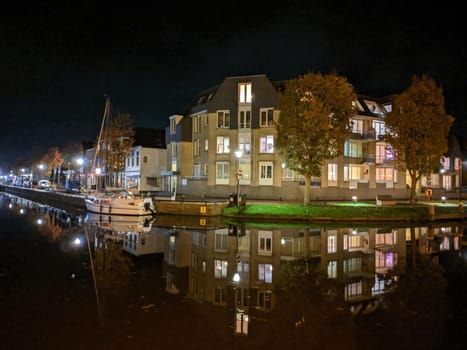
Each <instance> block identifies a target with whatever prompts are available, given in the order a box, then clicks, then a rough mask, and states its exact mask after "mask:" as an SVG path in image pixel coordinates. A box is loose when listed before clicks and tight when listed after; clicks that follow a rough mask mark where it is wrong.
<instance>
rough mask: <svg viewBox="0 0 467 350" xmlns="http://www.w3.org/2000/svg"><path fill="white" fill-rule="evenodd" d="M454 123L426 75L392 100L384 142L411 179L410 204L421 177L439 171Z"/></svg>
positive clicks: (414, 80)
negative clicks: (394, 152)
mask: <svg viewBox="0 0 467 350" xmlns="http://www.w3.org/2000/svg"><path fill="white" fill-rule="evenodd" d="M453 121H454V119H453V118H452V117H451V116H449V115H447V114H446V111H445V108H444V96H443V90H442V88H441V87H438V86H437V85H436V83H435V81H434V80H433V79H431V78H429V77H428V76H426V75H422V76H421V77H416V76H415V77H413V78H412V83H411V85H410V86H409V88H408V89H407V90H406V91H404V92H403V93H402V94H401V95H399V96H397V97H396V98H395V100H394V104H393V108H392V112H391V113H389V114H388V115H387V116H386V128H387V129H388V131H389V133H387V134H386V140H387V142H388V143H389V144H391V145H392V147H393V148H394V150H395V151H396V153H397V157H396V158H397V162H399V163H400V164H401V165H403V166H405V168H406V169H407V171H408V173H409V175H410V177H411V192H410V200H411V203H414V202H415V198H416V197H415V196H416V193H415V189H416V185H417V183H418V181H419V180H420V178H421V177H422V175H430V174H431V173H432V172H433V170H436V169H439V161H440V159H441V157H442V156H443V154H444V153H445V152H446V151H447V150H448V145H447V137H448V134H449V130H450V128H451V125H452V123H453Z"/></svg>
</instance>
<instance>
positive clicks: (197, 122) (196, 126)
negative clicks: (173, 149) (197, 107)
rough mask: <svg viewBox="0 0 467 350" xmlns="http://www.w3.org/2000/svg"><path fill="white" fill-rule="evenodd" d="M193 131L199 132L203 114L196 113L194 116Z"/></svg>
mask: <svg viewBox="0 0 467 350" xmlns="http://www.w3.org/2000/svg"><path fill="white" fill-rule="evenodd" d="M192 119H193V132H194V133H198V132H199V126H200V123H201V116H199V115H196V116H194V117H193V118H192Z"/></svg>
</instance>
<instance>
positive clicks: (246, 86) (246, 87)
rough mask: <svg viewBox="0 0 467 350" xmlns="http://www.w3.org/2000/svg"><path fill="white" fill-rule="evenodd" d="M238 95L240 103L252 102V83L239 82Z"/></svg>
mask: <svg viewBox="0 0 467 350" xmlns="http://www.w3.org/2000/svg"><path fill="white" fill-rule="evenodd" d="M238 95H239V96H238V100H239V101H240V103H251V83H241V84H238Z"/></svg>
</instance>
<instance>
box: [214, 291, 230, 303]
mask: <svg viewBox="0 0 467 350" xmlns="http://www.w3.org/2000/svg"><path fill="white" fill-rule="evenodd" d="M226 295H227V291H226V288H225V287H222V286H216V288H215V289H214V304H217V305H225V303H226Z"/></svg>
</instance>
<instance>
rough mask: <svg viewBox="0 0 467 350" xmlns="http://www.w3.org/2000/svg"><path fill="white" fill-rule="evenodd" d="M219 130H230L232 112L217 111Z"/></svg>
mask: <svg viewBox="0 0 467 350" xmlns="http://www.w3.org/2000/svg"><path fill="white" fill-rule="evenodd" d="M217 128H218V129H219V128H221V129H228V128H230V111H228V110H221V111H217Z"/></svg>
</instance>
